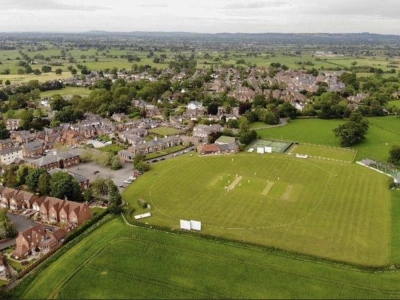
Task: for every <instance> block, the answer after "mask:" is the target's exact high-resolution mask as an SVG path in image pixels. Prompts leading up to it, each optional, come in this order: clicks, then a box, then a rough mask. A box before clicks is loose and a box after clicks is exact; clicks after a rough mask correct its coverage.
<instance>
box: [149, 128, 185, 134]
mask: <svg viewBox="0 0 400 300" xmlns="http://www.w3.org/2000/svg"><path fill="white" fill-rule="evenodd" d="M149 132H151V133H155V134H158V135H161V136H166V135H176V134H178V133H179V130H178V129H176V128H173V127H158V128H154V129H150V130H149Z"/></svg>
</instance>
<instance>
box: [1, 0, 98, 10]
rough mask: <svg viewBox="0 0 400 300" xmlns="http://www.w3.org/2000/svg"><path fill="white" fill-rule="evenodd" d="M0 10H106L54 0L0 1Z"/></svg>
mask: <svg viewBox="0 0 400 300" xmlns="http://www.w3.org/2000/svg"><path fill="white" fill-rule="evenodd" d="M0 6H1V9H2V10H3V11H4V10H26V11H32V10H35V11H38V10H71V11H93V10H100V9H106V7H102V6H86V5H72V4H65V3H60V2H59V1H55V0H35V1H32V0H0Z"/></svg>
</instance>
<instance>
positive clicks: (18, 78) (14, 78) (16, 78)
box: [0, 73, 72, 84]
mask: <svg viewBox="0 0 400 300" xmlns="http://www.w3.org/2000/svg"><path fill="white" fill-rule="evenodd" d="M71 77H72V75H71V74H70V73H63V74H61V75H56V74H55V73H43V74H41V75H33V74H24V75H16V74H15V75H14V74H13V75H1V74H0V79H2V80H3V81H4V82H5V81H6V80H10V82H11V84H16V83H24V82H28V81H29V80H39V81H40V82H45V81H49V80H58V79H68V78H71Z"/></svg>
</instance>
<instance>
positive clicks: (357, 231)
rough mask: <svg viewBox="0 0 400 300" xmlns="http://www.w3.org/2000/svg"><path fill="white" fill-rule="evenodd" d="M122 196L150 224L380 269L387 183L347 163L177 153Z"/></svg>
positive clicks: (385, 243) (385, 244)
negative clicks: (197, 225) (189, 227)
mask: <svg viewBox="0 0 400 300" xmlns="http://www.w3.org/2000/svg"><path fill="white" fill-rule="evenodd" d="M232 159H234V160H233V161H232ZM236 174H238V177H241V180H239V181H238V178H237V177H236ZM335 175H338V176H337V177H336V176H335ZM177 178H179V181H178V182H179V186H180V187H181V188H179V189H172V188H171V187H173V186H176V183H177ZM232 185H235V186H232ZM227 187H229V189H231V191H229V192H227V191H226V188H227ZM123 197H124V199H125V201H128V202H129V203H130V205H131V206H130V207H138V205H137V201H138V199H139V198H143V199H145V200H146V201H147V202H149V203H151V205H152V208H153V212H152V213H153V216H152V218H150V219H146V222H149V223H150V224H157V225H163V226H169V227H173V228H178V227H179V219H187V220H200V221H202V222H203V225H204V231H205V232H206V233H209V234H213V235H217V236H223V237H228V238H232V239H238V240H242V241H247V242H254V243H259V244H263V245H268V246H275V247H279V248H283V249H285V250H290V251H296V252H301V253H307V254H312V255H317V256H322V257H326V258H331V259H337V260H343V261H348V262H353V263H360V264H367V265H381V264H385V263H386V262H387V259H388V255H389V251H390V249H389V248H390V247H389V242H390V233H389V228H390V211H389V208H390V192H389V190H388V188H387V178H386V176H384V175H381V174H379V173H377V172H374V171H371V170H369V169H367V168H363V167H361V166H358V165H355V164H342V163H333V162H326V161H322V160H299V159H296V158H294V157H290V156H287V155H282V154H270V155H257V154H241V155H237V156H234V157H232V156H225V157H197V156H193V157H189V156H184V157H180V158H177V159H172V160H168V161H165V162H162V163H159V164H156V165H153V166H152V171H150V172H149V173H146V174H145V175H144V176H143V178H140V180H138V181H137V182H136V183H135V185H134V187H133V186H130V187H128V188H127V189H126V191H125V193H124V195H123ZM377 240H379V241H381V242H380V243H376V241H377Z"/></svg>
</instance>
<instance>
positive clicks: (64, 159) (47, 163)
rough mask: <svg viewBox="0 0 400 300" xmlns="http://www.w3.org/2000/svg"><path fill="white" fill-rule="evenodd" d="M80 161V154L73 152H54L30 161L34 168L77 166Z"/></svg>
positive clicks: (47, 168) (48, 168)
mask: <svg viewBox="0 0 400 300" xmlns="http://www.w3.org/2000/svg"><path fill="white" fill-rule="evenodd" d="M79 163H80V156H79V155H78V154H74V153H72V152H68V151H65V152H59V153H57V152H54V153H53V154H48V155H47V156H43V157H41V158H39V159H37V160H34V161H32V162H31V163H30V165H31V166H32V167H33V168H42V169H46V170H51V169H55V168H59V169H64V168H69V167H72V166H76V165H78V164H79Z"/></svg>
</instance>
